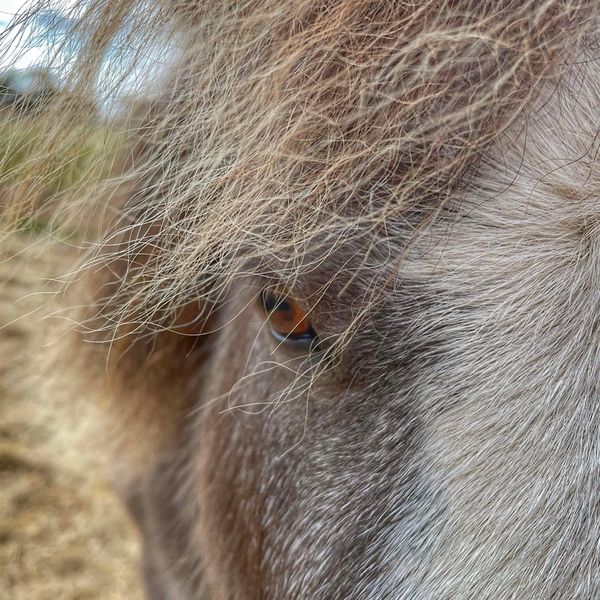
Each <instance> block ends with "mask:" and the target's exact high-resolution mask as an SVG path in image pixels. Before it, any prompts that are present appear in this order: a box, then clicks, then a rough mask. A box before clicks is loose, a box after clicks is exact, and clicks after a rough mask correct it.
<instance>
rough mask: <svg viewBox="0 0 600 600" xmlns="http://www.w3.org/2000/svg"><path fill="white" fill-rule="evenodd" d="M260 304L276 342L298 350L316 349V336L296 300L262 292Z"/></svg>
mask: <svg viewBox="0 0 600 600" xmlns="http://www.w3.org/2000/svg"><path fill="white" fill-rule="evenodd" d="M260 303H261V306H262V309H263V311H264V312H265V314H266V317H267V320H268V322H269V327H270V330H271V335H272V336H273V337H274V338H275V339H276V340H277V341H279V342H283V343H285V344H287V345H293V346H295V347H297V348H300V349H306V350H313V349H315V348H316V345H317V334H316V332H315V330H314V329H313V326H312V324H311V322H310V319H309V318H308V316H307V314H306V313H305V312H304V310H303V309H302V307H301V306H300V305H299V304H298V302H297V301H296V300H294V299H293V298H290V297H289V296H284V295H281V294H278V293H276V292H275V291H272V290H263V292H262V293H261V296H260Z"/></svg>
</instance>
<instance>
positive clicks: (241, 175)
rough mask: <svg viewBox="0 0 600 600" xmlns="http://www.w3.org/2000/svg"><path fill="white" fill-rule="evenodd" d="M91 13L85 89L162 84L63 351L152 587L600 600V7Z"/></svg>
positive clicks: (141, 122)
mask: <svg viewBox="0 0 600 600" xmlns="http://www.w3.org/2000/svg"><path fill="white" fill-rule="evenodd" d="M74 11H75V12H74V14H75V20H74V25H73V30H72V35H78V36H79V37H80V38H81V39H83V40H85V43H84V44H82V48H81V51H80V53H79V55H78V57H77V60H76V61H74V62H73V64H69V65H68V66H67V67H65V68H68V72H69V73H70V77H71V82H72V86H73V87H72V89H73V90H74V92H73V94H72V96H71V97H70V98H67V99H66V100H65V101H64V102H65V103H66V102H67V101H69V102H72V97H73V96H77V95H78V94H79V95H80V96H83V95H84V94H85V93H86V91H88V92H89V90H91V89H93V90H94V91H95V93H96V94H98V93H99V90H100V91H102V85H104V86H105V87H111V86H110V85H109V84H108V83H107V81H108V79H107V76H106V74H107V73H110V72H111V69H114V70H116V69H118V68H120V69H121V70H122V71H124V72H126V73H125V74H124V75H123V77H125V78H129V79H131V78H133V79H134V80H135V82H136V83H139V84H140V85H139V88H138V89H137V91H138V92H139V94H138V95H137V96H138V97H137V99H136V101H135V102H132V103H131V104H130V106H131V110H130V115H129V117H130V118H129V120H128V125H127V127H128V128H129V132H130V135H131V151H130V154H129V158H128V160H127V164H126V165H125V167H124V169H123V172H122V173H121V174H120V175H119V177H118V178H117V179H118V182H119V186H120V187H119V190H120V192H119V193H114V192H113V193H103V194H102V193H100V192H97V193H96V194H95V195H93V197H92V199H91V204H85V203H84V209H83V210H88V211H92V210H93V208H92V207H93V206H96V205H97V204H99V205H100V206H101V207H102V210H103V211H104V212H103V214H104V215H105V218H104V221H103V231H102V234H101V235H99V236H98V237H97V239H96V240H95V241H94V243H93V244H91V246H90V247H89V248H87V249H86V250H85V252H83V253H82V257H81V262H80V266H79V268H78V271H77V273H78V276H77V277H76V278H75V281H73V283H72V284H71V285H70V286H69V293H68V294H67V295H66V296H65V298H70V299H71V300H72V306H73V307H74V308H73V315H74V316H73V318H74V320H75V322H76V323H77V326H76V327H74V328H73V331H72V332H71V334H70V335H69V336H67V338H66V341H65V343H63V344H61V345H60V350H59V351H57V353H56V354H57V361H58V362H59V364H60V365H63V366H62V367H61V369H57V370H60V371H62V372H63V373H64V374H65V375H66V376H67V377H69V378H70V379H72V380H73V381H75V382H77V389H78V391H77V393H79V394H80V395H83V396H84V397H89V398H90V401H98V402H100V403H101V405H102V407H103V410H104V411H105V414H106V416H107V423H108V424H109V429H110V432H111V436H112V438H113V442H114V443H112V444H111V448H110V449H109V450H108V449H107V452H111V457H112V458H111V462H112V465H113V467H114V468H113V473H114V481H115V487H116V489H117V490H118V493H119V494H120V496H121V497H122V498H123V501H124V502H125V503H126V505H127V506H128V508H129V511H130V513H131V515H132V517H133V519H134V520H135V522H136V523H137V526H138V528H139V531H140V535H141V538H142V542H143V547H144V550H143V571H144V575H145V581H146V585H147V591H148V595H149V597H150V598H152V599H155V600H180V599H181V600H188V599H200V598H202V599H207V600H208V599H210V600H254V599H259V598H260V599H273V600H276V599H281V598H290V599H292V598H298V599H300V598H302V599H306V598H310V599H312V600H329V599H340V600H341V599H352V600H367V599H384V598H385V599H388V598H389V599H395V600H433V599H439V600H458V599H461V600H463V599H464V600H467V599H473V600H474V599H481V598H486V599H490V600H500V599H506V598H519V599H531V600H542V599H548V598H556V599H559V598H561V599H565V600H566V599H569V600H574V599H579V600H584V599H587V600H592V599H593V598H597V597H599V596H600V504H599V494H600V378H599V369H600V286H599V285H598V284H599V282H600V203H599V192H600V187H599V186H600V160H599V158H598V150H599V142H598V132H599V130H600V127H599V125H600V117H599V116H598V107H599V106H600V60H599V58H600V55H599V51H600V46H599V42H600V21H599V17H600V14H599V13H600V6H599V5H598V2H597V1H596V0H494V1H492V0H421V1H418V2H417V1H413V0H406V1H391V0H390V1H381V0H377V1H373V0H319V1H314V0H294V1H289V2H288V1H285V0H245V1H243V2H232V1H230V0H227V1H223V2H203V1H201V0H160V1H158V2H154V3H147V2H143V1H142V0H118V1H117V0H112V1H111V2H104V1H103V0H90V1H89V2H86V3H82V4H78V5H77V6H76V9H74ZM32 15H35V11H34V10H33V11H32V12H30V13H29V15H28V17H29V18H31V16H32ZM115 40H117V41H119V43H121V44H122V46H127V47H128V48H129V50H128V53H127V54H125V55H123V54H121V55H119V57H118V60H117V59H115V53H114V52H109V51H108V50H107V49H108V48H110V45H111V43H113V42H114V41H115ZM144 53H146V54H144ZM158 56H160V59H161V60H163V61H164V63H165V65H164V66H163V68H161V69H154V67H153V68H152V69H150V68H145V69H144V68H138V67H139V65H140V64H142V66H143V65H146V66H147V62H146V61H149V62H150V63H155V62H157V60H158V58H157V57H158ZM148 57H150V58H148ZM119 61H120V62H119ZM107 64H108V67H107ZM123 64H126V65H130V64H136V65H138V67H128V68H127V69H124V68H123ZM119 65H120V67H119ZM150 71H152V74H150ZM110 81H112V80H110ZM104 91H106V90H104ZM106 93H107V94H110V93H111V91H106ZM65 103H63V104H62V105H61V104H60V102H58V108H57V109H56V113H55V114H56V118H54V119H53V120H52V125H51V132H50V133H52V135H54V136H60V134H61V130H62V126H61V123H65V121H66V119H68V118H71V117H72V116H73V114H74V111H75V109H73V108H72V106H73V105H72V104H70V105H69V106H68V107H67V108H65V106H66V104H65ZM69 107H70V108H69ZM57 124H58V125H57ZM41 146H43V148H45V149H46V151H47V148H49V147H51V146H48V143H47V142H44V144H42V145H41ZM94 203H96V205H94ZM86 206H87V208H85V207H86Z"/></svg>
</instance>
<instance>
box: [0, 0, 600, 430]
mask: <svg viewBox="0 0 600 600" xmlns="http://www.w3.org/2000/svg"><path fill="white" fill-rule="evenodd" d="M54 4H55V5H56V4H60V2H58V3H54ZM52 5H53V3H51V2H38V3H35V4H32V5H31V6H30V7H29V8H28V10H27V11H25V12H24V13H23V14H22V15H21V16H20V17H18V18H17V19H16V21H15V22H14V23H13V25H12V31H14V30H15V28H17V27H23V26H24V25H26V24H27V23H34V22H35V19H36V18H37V17H38V16H39V15H40V14H41V13H42V12H43V11H45V10H47V9H48V8H49V7H50V6H52ZM70 11H71V13H70V14H71V17H72V21H71V25H70V28H69V31H67V32H66V33H65V35H64V41H63V44H64V46H65V47H66V46H67V45H68V44H69V43H71V41H72V40H79V45H78V52H77V53H76V56H75V57H74V58H72V59H71V60H69V61H64V60H63V61H62V62H61V60H62V59H61V58H60V57H61V56H63V55H62V54H61V52H60V50H59V51H57V54H56V63H57V66H56V68H57V70H58V71H59V72H60V74H61V75H60V77H61V78H62V80H63V81H64V82H65V89H67V90H69V93H67V94H63V95H61V96H60V97H58V98H57V99H55V101H54V102H53V103H52V105H51V106H50V107H48V109H47V110H48V112H47V115H48V118H47V119H45V124H44V126H43V127H40V128H39V131H38V133H37V136H36V139H35V142H34V146H35V151H33V152H32V154H31V161H33V163H32V164H34V165H37V166H36V167H35V168H34V169H33V170H32V172H33V173H35V176H33V177H30V178H26V179H25V180H24V181H21V182H19V186H20V187H19V188H18V190H17V191H16V192H14V193H11V194H10V201H8V200H6V201H5V198H8V196H9V195H7V194H5V195H4V197H3V198H2V205H1V210H2V218H3V219H4V221H5V222H9V223H13V224H14V223H15V222H18V221H19V220H20V219H22V218H23V215H30V214H31V213H32V211H33V212H34V211H35V210H37V207H36V204H35V199H36V198H37V197H38V195H39V190H40V189H43V188H44V185H45V180H46V178H47V177H48V176H49V174H48V165H49V164H50V165H51V164H52V160H54V157H55V156H56V151H57V150H56V149H57V148H63V147H64V146H65V144H67V145H68V146H69V147H75V146H77V145H78V144H81V141H82V139H83V138H84V137H85V136H87V135H88V134H87V130H86V128H85V127H84V126H83V125H84V124H86V123H89V122H90V121H91V120H92V115H90V111H89V107H90V102H89V100H90V98H95V99H96V103H97V104H100V105H101V106H104V107H109V108H107V109H105V110H106V112H107V113H109V112H110V107H111V106H114V104H111V102H110V100H111V98H113V99H114V97H115V96H116V95H118V94H119V93H121V92H122V90H123V89H127V90H128V93H129V94H130V95H131V96H132V97H134V98H135V100H132V101H130V102H129V104H128V105H127V106H128V108H127V109H124V108H121V110H120V111H115V112H116V114H114V115H112V116H106V117H105V120H111V123H112V125H111V128H112V130H114V129H119V128H120V129H121V131H122V133H124V134H126V137H127V139H128V156H127V159H126V160H125V161H123V164H122V165H120V167H121V166H122V168H119V169H117V171H116V172H115V170H114V169H113V170H112V171H111V177H110V178H108V179H106V180H104V177H101V178H98V179H102V180H103V184H102V185H101V186H100V189H98V187H96V186H94V187H93V188H92V189H91V190H90V189H89V186H85V189H83V187H81V186H80V187H77V186H73V187H72V188H71V189H70V191H69V193H65V194H62V196H61V198H60V203H59V210H58V211H57V214H60V215H68V218H69V219H77V218H78V217H77V215H82V214H83V215H89V214H91V213H94V214H96V215H100V216H99V218H98V221H99V223H100V225H99V226H98V227H95V230H99V231H100V233H99V234H98V235H97V236H94V239H93V240H92V241H93V243H92V244H91V245H90V244H85V245H84V247H83V251H82V256H81V262H80V266H79V268H78V271H77V273H78V275H77V276H75V277H74V279H75V280H76V286H79V287H78V289H83V288H87V289H89V290H94V291H93V293H92V292H90V295H89V296H88V297H85V296H83V300H82V295H81V294H80V295H79V296H78V298H79V304H82V305H83V306H84V307H83V308H82V309H81V312H80V314H79V315H77V316H76V319H77V321H78V322H79V323H80V325H81V327H80V336H79V337H78V340H81V339H85V340H87V341H91V342H98V343H92V344H88V346H90V347H93V348H94V350H93V352H98V353H99V354H100V356H103V357H104V359H103V360H104V362H103V363H98V362H97V361H96V362H95V363H94V364H96V365H98V364H100V365H101V366H100V367H98V368H99V369H100V370H104V369H106V364H107V363H108V364H109V366H110V367H111V368H110V369H109V370H111V372H112V373H116V374H115V375H114V377H115V378H116V379H117V380H129V381H131V380H130V377H132V376H134V375H135V373H136V372H138V370H139V366H140V364H142V362H143V364H146V365H147V364H148V361H154V362H153V363H152V364H159V363H160V361H159V358H160V356H161V353H163V352H164V353H169V352H172V351H173V348H176V352H181V353H183V355H185V356H188V355H189V353H190V352H191V351H192V350H193V348H192V347H191V346H190V344H189V340H188V342H186V343H185V344H184V343H182V342H181V341H180V340H181V337H182V336H180V335H177V334H178V333H181V330H182V328H183V329H185V328H186V327H189V326H190V322H191V323H192V324H193V326H194V328H195V329H194V331H195V332H196V333H197V334H198V335H201V334H202V332H204V331H206V330H207V329H210V315H211V311H212V308H213V307H214V306H215V305H216V304H218V302H219V300H220V298H222V297H223V295H224V293H225V291H226V290H227V288H228V286H229V285H230V284H231V282H232V280H233V279H234V278H236V277H238V276H244V275H245V274H247V273H248V272H252V273H254V274H259V275H264V276H266V277H268V276H270V275H271V274H273V273H274V272H276V273H277V276H278V277H279V278H283V279H284V282H285V283H286V284H289V285H290V286H291V285H293V282H294V281H295V280H296V279H297V277H298V276H299V275H300V274H301V273H302V272H305V271H307V270H310V269H313V268H315V266H316V265H318V264H320V263H321V262H322V261H324V260H326V258H327V257H328V256H330V255H332V254H333V253H335V252H336V250H337V249H338V248H339V247H340V246H341V245H343V244H344V243H346V242H347V241H348V240H349V239H361V240H363V242H364V244H365V245H366V247H367V248H371V249H372V251H373V253H377V254H378V256H377V261H378V262H377V264H378V265H380V266H381V264H382V262H381V261H382V260H383V265H384V267H385V266H390V267H393V265H394V263H395V261H397V260H398V257H396V256H388V255H387V254H386V252H385V251H384V250H382V249H381V245H380V244H378V245H377V248H375V246H376V244H375V243H374V240H376V239H377V236H378V235H379V234H380V233H381V232H382V231H384V230H385V227H386V223H387V222H389V220H390V219H394V218H401V219H406V220H407V222H408V223H409V225H410V229H411V231H413V232H417V231H418V230H419V228H421V227H422V226H423V225H424V224H426V223H428V222H430V221H431V220H432V219H434V218H435V217H436V215H437V214H438V213H439V212H440V210H442V209H443V208H444V206H445V205H446V203H447V202H448V199H449V198H450V197H451V196H452V195H453V194H454V195H455V194H456V192H457V190H460V189H461V187H462V186H464V185H465V184H466V183H468V181H469V178H470V176H471V175H472V173H473V172H474V170H475V169H476V167H477V164H478V161H479V159H480V157H481V156H482V153H483V152H484V151H485V149H486V148H487V146H488V145H489V144H490V143H491V142H493V141H494V140H495V139H497V138H498V137H499V136H501V135H502V133H503V132H504V131H506V129H507V127H509V126H510V125H511V124H512V123H513V122H514V121H515V119H516V118H517V117H518V116H519V115H520V113H521V112H522V110H523V108H524V107H525V106H527V105H528V104H530V103H531V102H532V101H533V100H534V99H535V98H536V96H537V94H538V91H539V90H540V88H541V87H542V84H543V83H545V82H547V81H548V80H552V79H553V78H558V77H559V71H558V70H557V65H558V64H559V62H561V61H565V60H568V58H569V56H571V55H572V54H573V53H574V51H575V48H576V47H577V45H578V43H579V42H578V40H580V39H581V38H582V37H583V36H585V35H586V34H587V33H588V31H589V30H590V28H592V27H593V26H594V24H596V23H597V13H598V12H599V8H598V2H597V0H410V1H405V2H381V1H380V0H371V1H357V0H328V1H323V2H315V1H313V0H293V1H289V2H283V1H282V0H250V1H247V2H242V3H240V2H232V1H229V0H226V1H222V2H202V1H199V0H198V1H195V0H194V1H192V0H181V1H176V0H173V1H171V0H163V1H161V2H158V3H154V2H152V3H151V2H147V1H144V0H118V1H115V0H86V1H84V0H81V1H79V2H76V3H75V4H74V5H73V7H72V8H71V9H70ZM8 31H9V32H10V31H11V29H10V28H9V30H8ZM5 35H8V34H5ZM161 62H162V63H164V64H160V63H161ZM157 64H158V65H159V67H160V68H159V67H157ZM98 99H99V100H98ZM13 118H14V119H22V118H25V117H24V116H23V115H18V114H17V115H15V116H14V117H13ZM74 125H77V126H78V127H79V129H77V131H79V132H80V135H73V134H72V132H73V131H74V127H73V126H74ZM69 136H70V137H69ZM1 184H2V182H0V185H1ZM61 218H63V217H61ZM382 237H383V239H384V238H385V236H380V240H381V239H382ZM381 257H383V258H381ZM365 264H366V265H368V260H366V261H365ZM368 276H369V277H371V278H372V283H371V288H372V289H373V292H374V293H373V297H372V299H371V300H370V302H376V301H377V289H378V282H379V281H380V278H381V277H382V276H386V269H385V268H378V269H377V270H375V269H371V270H370V271H369V272H368ZM190 307H191V308H190ZM364 310H365V311H367V310H368V303H366V305H365V307H364ZM190 315H191V316H190ZM340 340H341V342H340V343H342V344H343V343H344V340H347V336H344V335H341V336H340ZM78 344H79V342H75V343H74V347H76V348H77V350H76V351H75V353H74V354H79V353H80V349H79V345H78ZM105 346H106V347H109V348H110V349H111V350H110V352H108V353H107V351H106V349H105ZM192 346H193V345H192ZM136 348H137V350H136ZM128 357H129V358H128ZM82 360H84V362H86V363H87V362H90V363H92V362H94V361H89V360H88V359H87V358H86V359H82ZM116 366H118V369H116V368H112V367H116ZM147 372H148V371H147V370H146V373H147ZM156 377H157V378H158V379H159V380H160V384H161V385H170V384H172V382H173V380H174V377H173V374H172V373H171V374H170V373H159V374H157V375H156ZM117 385H118V382H117ZM140 385H141V388H140V389H142V390H145V391H142V392H140V394H142V395H143V394H145V393H146V392H148V390H150V389H151V388H152V387H153V386H155V385H157V381H154V380H153V381H149V382H146V384H145V385H142V384H141V383H140ZM183 395H184V396H185V394H183ZM154 417H155V415H154V416H153V417H152V418H154Z"/></svg>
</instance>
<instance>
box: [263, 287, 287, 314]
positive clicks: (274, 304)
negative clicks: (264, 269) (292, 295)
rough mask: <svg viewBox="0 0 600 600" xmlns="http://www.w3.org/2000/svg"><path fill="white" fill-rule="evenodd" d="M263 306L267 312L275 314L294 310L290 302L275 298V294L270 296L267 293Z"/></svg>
mask: <svg viewBox="0 0 600 600" xmlns="http://www.w3.org/2000/svg"><path fill="white" fill-rule="evenodd" d="M263 305H264V307H265V310H266V311H267V312H269V313H270V312H273V311H274V310H279V311H286V312H288V311H291V310H292V307H291V306H290V304H289V302H287V301H286V300H282V299H281V298H278V297H277V296H275V294H270V293H269V292H266V293H265V294H264V296H263Z"/></svg>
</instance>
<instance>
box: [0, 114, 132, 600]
mask: <svg viewBox="0 0 600 600" xmlns="http://www.w3.org/2000/svg"><path fill="white" fill-rule="evenodd" d="M11 127H12V125H7V124H6V123H4V124H3V125H2V124H0V165H1V168H2V169H3V170H4V172H3V173H2V172H1V171H0V175H4V177H3V184H4V187H2V185H0V203H1V202H2V194H3V193H4V194H6V193H7V190H10V188H11V186H12V185H19V183H20V181H22V180H23V179H24V178H26V177H27V172H26V168H25V167H26V164H27V153H28V150H27V148H28V144H27V139H28V136H29V135H31V131H33V130H32V129H31V130H27V128H25V129H23V128H22V129H21V130H19V131H15V130H14V128H11ZM31 127H34V124H32V125H31ZM99 137H100V134H99ZM24 140H25V141H24ZM104 147H106V146H105V145H103V146H102V148H104ZM18 148H20V154H19V156H20V158H19V156H16V154H15V155H13V154H11V152H12V150H15V149H18ZM90 148H91V150H90ZM98 148H100V145H99V144H98V143H97V142H96V141H95V140H94V139H93V138H92V139H91V140H90V145H89V147H86V148H84V149H83V151H82V153H81V156H79V157H78V158H77V160H75V159H74V158H73V157H71V159H69V158H67V162H68V163H69V164H70V166H68V165H67V166H65V165H63V166H62V167H61V168H59V169H57V170H56V171H55V173H56V179H55V180H51V181H50V180H49V187H48V197H49V198H50V197H51V195H52V194H54V193H56V192H58V191H62V190H64V189H66V188H68V187H69V186H72V185H73V184H74V182H76V181H77V180H79V179H82V178H85V177H88V176H89V174H90V173H91V172H94V173H96V172H98V170H97V166H95V167H94V168H93V169H92V168H91V167H90V165H91V164H96V163H98V162H100V161H102V160H106V155H104V154H100V151H99V150H98ZM7 175H8V176H7ZM38 225H39V224H38V221H29V222H26V223H25V226H24V227H22V228H21V231H20V232H16V233H13V234H11V235H10V236H8V237H6V238H5V239H3V240H2V242H1V245H0V598H2V599H11V600H12V599H14V600H42V599H44V600H45V599H55V598H60V599H63V598H64V599H80V600H83V599H88V598H89V599H91V598H102V599H104V598H107V599H112V598H114V599H127V600H136V599H138V598H142V596H143V595H142V593H141V586H140V583H139V578H138V571H137V562H138V541H137V537H136V533H135V531H134V529H133V527H132V525H131V523H130V522H129V520H128V518H127V517H126V515H125V512H124V510H123V508H122V507H121V505H120V503H119V502H118V500H117V499H116V498H115V496H114V494H113V493H112V491H111V487H110V484H109V483H108V481H107V476H106V473H105V471H104V469H103V467H102V461H101V460H99V459H97V457H96V456H95V455H94V445H97V446H101V440H98V439H96V438H95V437H94V434H93V433H90V429H89V428H87V427H86V426H84V424H86V423H89V422H90V421H94V420H95V419H96V416H95V415H94V411H95V410H96V407H95V406H93V405H91V404H90V402H89V400H88V399H87V398H81V397H79V398H67V399H65V398H61V397H60V394H50V393H48V391H47V389H46V387H45V386H44V385H40V380H39V379H38V380H36V377H35V375H36V374H37V373H39V372H40V369H41V366H40V362H39V359H40V358H43V356H44V353H47V352H51V351H52V349H51V347H50V346H46V345H45V344H46V341H45V340H46V338H45V332H46V325H45V323H46V322H47V320H45V319H44V317H45V316H46V313H47V312H48V310H50V309H49V306H50V305H49V303H48V298H50V297H52V294H51V293H52V292H53V291H55V290H56V289H58V283H57V282H56V278H57V277H58V276H60V275H62V274H63V273H65V272H66V271H68V270H69V269H70V267H71V266H72V264H73V262H74V259H75V256H76V250H75V249H74V247H73V246H72V245H70V244H68V243H67V242H66V241H65V240H64V238H63V239H61V237H60V236H57V235H53V234H51V233H49V232H48V229H47V228H46V227H45V224H44V223H41V225H39V226H38ZM79 424H81V427H79ZM96 452H97V454H98V455H100V454H101V452H100V450H99V449H98V448H96Z"/></svg>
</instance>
